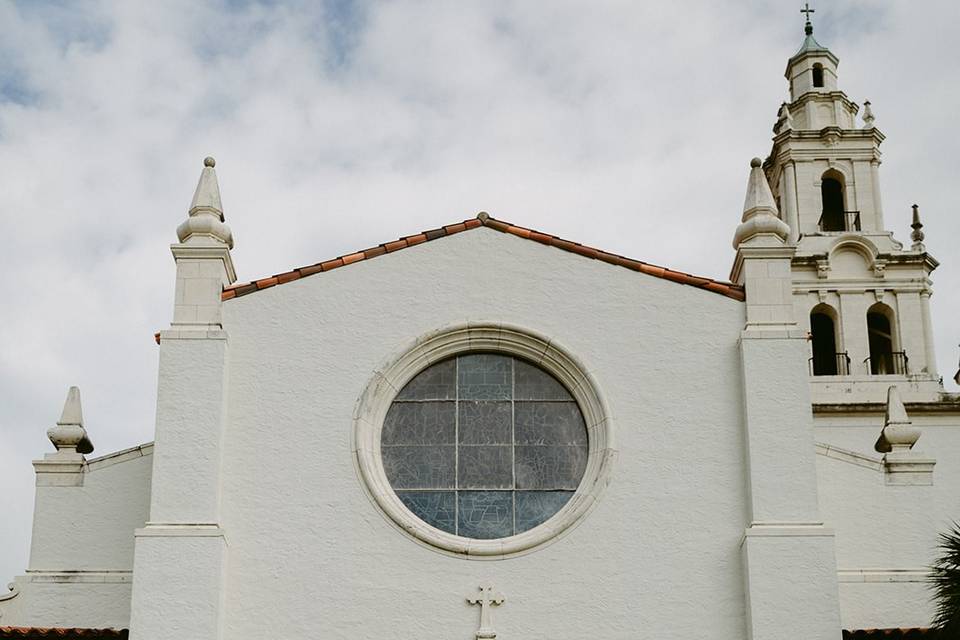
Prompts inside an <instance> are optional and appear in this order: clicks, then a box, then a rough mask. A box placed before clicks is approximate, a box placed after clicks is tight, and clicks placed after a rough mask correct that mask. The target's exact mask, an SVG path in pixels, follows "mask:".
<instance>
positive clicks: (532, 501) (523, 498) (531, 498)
mask: <svg viewBox="0 0 960 640" xmlns="http://www.w3.org/2000/svg"><path fill="white" fill-rule="evenodd" d="M572 497H573V491H517V493H516V505H517V506H516V515H515V518H516V529H517V533H521V532H523V531H526V530H527V529H533V528H534V527H536V526H537V525H540V524H543V523H544V522H546V521H547V520H549V519H550V518H552V517H553V514H555V513H556V512H557V511H560V508H561V507H562V506H563V505H565V504H567V502H568V501H569V500H570V498H572Z"/></svg>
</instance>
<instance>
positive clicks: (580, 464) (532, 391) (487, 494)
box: [379, 353, 589, 540]
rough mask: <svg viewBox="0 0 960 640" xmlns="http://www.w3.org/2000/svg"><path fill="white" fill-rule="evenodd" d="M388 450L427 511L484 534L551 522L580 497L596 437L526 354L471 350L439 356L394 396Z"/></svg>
mask: <svg viewBox="0 0 960 640" xmlns="http://www.w3.org/2000/svg"><path fill="white" fill-rule="evenodd" d="M379 444H380V455H381V459H382V464H383V470H384V472H385V474H386V479H387V481H388V482H389V484H390V487H391V488H392V489H393V491H394V492H395V493H396V496H397V497H398V498H399V499H400V501H401V502H402V503H403V505H404V506H405V507H406V508H407V509H408V510H409V511H410V512H412V513H413V514H414V515H415V516H416V517H417V518H419V519H420V520H422V521H423V522H425V523H427V524H429V525H430V526H431V527H434V528H435V529H439V530H440V531H444V532H447V533H449V534H453V535H455V536H460V537H463V538H470V539H476V540H485V539H495V538H507V537H510V536H514V535H516V534H520V533H523V532H524V531H527V530H529V529H533V528H534V527H536V526H538V525H540V524H542V523H544V522H546V521H547V520H549V519H550V518H551V516H553V515H554V514H556V513H557V512H558V511H559V510H560V509H561V508H562V507H563V506H564V505H565V504H567V502H568V501H569V500H570V499H571V497H573V495H574V493H575V491H576V490H577V487H578V486H579V485H580V481H581V479H582V478H583V475H584V471H585V469H586V467H587V460H588V453H589V440H588V437H587V427H586V424H585V421H584V417H583V414H582V413H581V411H580V407H579V406H578V404H577V401H576V400H575V399H574V398H573V396H572V395H571V394H570V392H568V391H567V389H566V388H565V387H564V386H563V385H562V384H561V383H560V382H559V381H558V380H557V379H556V378H554V377H553V376H552V375H550V374H549V373H547V372H546V371H544V370H543V369H540V368H539V367H537V366H535V365H533V364H530V363H529V362H527V361H526V360H523V359H520V358H516V357H513V356H512V355H505V354H501V353H467V354H462V355H457V356H455V357H451V358H448V359H446V360H443V361H441V362H438V363H437V364H433V365H431V366H429V367H428V368H426V369H424V370H423V371H421V372H420V373H418V374H417V375H416V376H414V377H413V378H412V379H411V380H410V381H409V382H408V383H407V384H406V385H405V386H403V388H402V389H401V390H400V392H399V393H397V395H396V396H395V398H394V399H393V402H392V403H391V404H390V407H389V409H388V410H387V413H386V416H385V418H384V420H383V427H382V430H381V434H380V443H379Z"/></svg>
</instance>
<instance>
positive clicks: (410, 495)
mask: <svg viewBox="0 0 960 640" xmlns="http://www.w3.org/2000/svg"><path fill="white" fill-rule="evenodd" d="M397 495H398V496H399V497H400V500H402V501H403V504H405V505H406V506H407V508H408V509H410V511H412V512H413V514H414V515H415V516H417V517H418V518H420V519H421V520H423V521H424V522H426V523H427V524H429V525H431V526H434V527H436V528H437V529H440V530H441V531H447V532H449V533H456V532H457V531H456V524H457V523H456V500H457V496H456V494H455V493H454V492H453V491H398V492H397Z"/></svg>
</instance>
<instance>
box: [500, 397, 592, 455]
mask: <svg viewBox="0 0 960 640" xmlns="http://www.w3.org/2000/svg"><path fill="white" fill-rule="evenodd" d="M516 412H517V430H516V438H517V444H549V445H558V444H575V445H583V446H586V444H587V427H586V425H584V423H583V415H582V414H581V413H580V408H579V407H578V406H577V403H576V402H517V403H516Z"/></svg>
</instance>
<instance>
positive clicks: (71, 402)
mask: <svg viewBox="0 0 960 640" xmlns="http://www.w3.org/2000/svg"><path fill="white" fill-rule="evenodd" d="M57 424H59V425H68V424H69V425H73V424H75V425H79V426H81V427H82V426H83V411H82V410H81V408H80V388H79V387H70V390H69V391H67V401H66V402H64V403H63V413H62V414H60V419H59V420H57Z"/></svg>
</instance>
